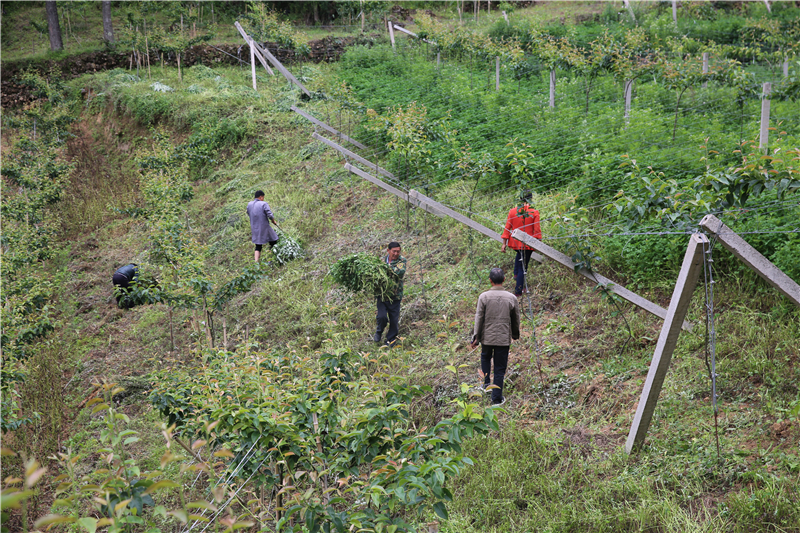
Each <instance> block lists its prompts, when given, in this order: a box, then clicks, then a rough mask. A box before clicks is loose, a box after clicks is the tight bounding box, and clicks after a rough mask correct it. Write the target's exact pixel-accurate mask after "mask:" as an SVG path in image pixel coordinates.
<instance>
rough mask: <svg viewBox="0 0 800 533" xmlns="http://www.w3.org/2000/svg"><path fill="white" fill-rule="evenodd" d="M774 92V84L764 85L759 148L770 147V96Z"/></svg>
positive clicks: (766, 83)
mask: <svg viewBox="0 0 800 533" xmlns="http://www.w3.org/2000/svg"><path fill="white" fill-rule="evenodd" d="M771 92H772V84H771V83H770V82H765V83H764V94H763V97H762V99H761V135H760V136H759V139H758V148H759V149H762V148H763V149H767V147H768V146H769V95H770V93H771Z"/></svg>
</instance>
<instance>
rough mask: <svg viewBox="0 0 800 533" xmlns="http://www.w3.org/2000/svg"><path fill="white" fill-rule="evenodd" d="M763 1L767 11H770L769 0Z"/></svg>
mask: <svg viewBox="0 0 800 533" xmlns="http://www.w3.org/2000/svg"><path fill="white" fill-rule="evenodd" d="M764 3H765V4H767V11H768V12H769V13H772V8H771V7H770V5H769V0H764Z"/></svg>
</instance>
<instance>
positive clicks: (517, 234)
mask: <svg viewBox="0 0 800 533" xmlns="http://www.w3.org/2000/svg"><path fill="white" fill-rule="evenodd" d="M511 236H512V237H513V238H515V239H517V240H519V241H522V242H524V243H525V244H527V245H528V246H530V247H531V248H533V249H534V250H536V251H537V252H539V253H541V254H543V255H545V256H547V257H549V258H550V259H553V260H554V261H556V262H557V263H559V264H561V265H562V266H565V267H567V268H568V269H570V270H571V271H573V272H575V263H573V262H572V258H571V257H569V256H568V255H566V254H562V253H561V252H559V251H558V250H556V249H555V248H552V247H550V246H548V245H546V244H545V243H543V242H542V241H540V240H539V239H535V238H533V237H531V236H530V235H528V234H527V233H525V232H524V231H522V230H521V229H516V230H514V233H512V234H511ZM577 273H578V274H580V275H581V276H583V277H584V278H586V279H588V280H589V281H591V282H593V283H600V284H602V285H605V286H607V287H608V288H609V289H610V290H611V291H612V292H613V293H614V294H616V295H617V296H619V297H620V298H623V299H624V300H627V301H629V302H630V303H632V304H633V305H635V306H637V307H641V308H642V309H644V310H645V311H647V312H648V313H650V314H652V315H655V316H657V317H658V318H661V319H662V320H663V319H666V317H667V310H666V309H664V308H663V307H661V306H659V305H656V304H654V303H653V302H651V301H650V300H647V299H646V298H642V297H641V296H639V295H638V294H636V293H635V292H632V291H629V290H628V289H626V288H625V287H623V286H622V285H617V284H616V283H614V282H613V281H611V280H610V279H608V278H607V277H605V276H601V275H600V274H594V273H592V272H589V271H588V270H586V269H585V268H582V269H580V270H578V271H577ZM683 329H685V330H686V331H691V329H692V324H691V323H690V322H683Z"/></svg>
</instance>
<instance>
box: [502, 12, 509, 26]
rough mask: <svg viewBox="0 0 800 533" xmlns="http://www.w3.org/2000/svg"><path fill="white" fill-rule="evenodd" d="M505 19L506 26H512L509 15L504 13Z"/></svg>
mask: <svg viewBox="0 0 800 533" xmlns="http://www.w3.org/2000/svg"><path fill="white" fill-rule="evenodd" d="M503 18H504V19H506V25H507V26H511V23H510V22H509V21H508V14H507V13H506V12H505V11H503Z"/></svg>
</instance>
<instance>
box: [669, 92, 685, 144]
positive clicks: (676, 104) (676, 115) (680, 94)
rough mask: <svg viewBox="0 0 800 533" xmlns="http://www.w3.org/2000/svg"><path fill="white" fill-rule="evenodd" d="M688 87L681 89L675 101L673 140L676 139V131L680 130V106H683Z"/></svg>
mask: <svg viewBox="0 0 800 533" xmlns="http://www.w3.org/2000/svg"><path fill="white" fill-rule="evenodd" d="M686 89H688V87H686V88H684V89H681V92H680V93H678V100H677V101H676V102H675V123H674V124H673V125H672V141H673V142H674V141H675V133H676V132H677V131H678V108H679V107H680V106H681V98H683V93H684V92H685V91H686Z"/></svg>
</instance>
